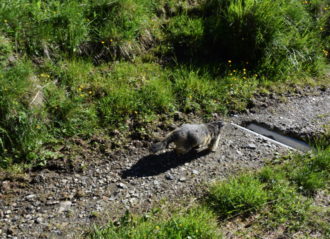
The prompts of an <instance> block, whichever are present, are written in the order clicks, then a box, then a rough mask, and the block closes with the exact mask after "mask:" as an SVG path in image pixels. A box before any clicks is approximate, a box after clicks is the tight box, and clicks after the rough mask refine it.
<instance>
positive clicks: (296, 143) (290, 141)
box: [246, 123, 312, 152]
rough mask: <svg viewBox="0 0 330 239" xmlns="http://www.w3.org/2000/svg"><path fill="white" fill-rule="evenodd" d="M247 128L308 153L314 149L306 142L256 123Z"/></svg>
mask: <svg viewBox="0 0 330 239" xmlns="http://www.w3.org/2000/svg"><path fill="white" fill-rule="evenodd" d="M246 128H247V129H249V130H252V131H254V132H256V133H258V134H261V135H263V136H266V137H268V138H271V139H273V140H276V141H278V142H280V143H282V144H285V145H288V146H290V147H292V148H295V149H298V150H300V151H303V152H307V151H310V150H311V149H312V148H311V147H310V146H309V145H308V144H307V143H306V142H304V141H302V140H299V139H296V138H293V137H290V136H286V135H282V134H280V133H277V132H274V131H272V130H269V129H266V128H265V127H263V126H260V125H258V124H255V123H249V124H248V125H247V126H246Z"/></svg>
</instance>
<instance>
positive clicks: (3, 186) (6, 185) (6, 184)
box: [0, 181, 10, 192]
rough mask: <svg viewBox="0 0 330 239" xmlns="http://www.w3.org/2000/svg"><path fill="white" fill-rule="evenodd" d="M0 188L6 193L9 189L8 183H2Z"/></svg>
mask: <svg viewBox="0 0 330 239" xmlns="http://www.w3.org/2000/svg"><path fill="white" fill-rule="evenodd" d="M1 188H2V190H3V191H4V192H5V191H8V190H9V189H10V182H9V181H3V182H2V185H1V187H0V189H1Z"/></svg>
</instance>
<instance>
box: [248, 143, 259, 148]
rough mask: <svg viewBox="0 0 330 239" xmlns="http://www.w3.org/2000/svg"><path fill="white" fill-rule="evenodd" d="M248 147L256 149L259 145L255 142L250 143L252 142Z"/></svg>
mask: <svg viewBox="0 0 330 239" xmlns="http://www.w3.org/2000/svg"><path fill="white" fill-rule="evenodd" d="M247 148H249V149H256V148H257V146H256V145H255V144H253V143H250V144H248V145H247Z"/></svg>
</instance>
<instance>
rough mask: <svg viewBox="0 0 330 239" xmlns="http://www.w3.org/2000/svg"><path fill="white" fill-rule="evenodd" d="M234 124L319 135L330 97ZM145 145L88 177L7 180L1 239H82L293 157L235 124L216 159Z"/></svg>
mask: <svg viewBox="0 0 330 239" xmlns="http://www.w3.org/2000/svg"><path fill="white" fill-rule="evenodd" d="M228 121H232V122H235V123H238V124H242V123H244V122H246V121H255V122H260V123H263V124H266V125H267V126H268V127H269V128H274V129H277V130H281V131H283V132H287V133H289V134H291V135H296V136H299V137H307V136H315V135H319V134H320V133H322V132H324V127H323V125H325V124H326V123H329V122H330V91H329V90H328V89H322V90H317V91H315V92H314V93H313V94H312V95H304V96H302V95H301V94H297V95H296V96H290V97H288V98H287V101H286V102H282V103H279V100H278V99H277V98H276V97H275V98H274V99H270V100H269V99H268V97H267V100H266V98H263V97H259V98H258V100H255V101H254V105H253V108H251V109H250V110H249V112H248V113H246V114H242V115H235V116H233V117H232V118H229V119H228ZM162 134H163V135H165V134H166V132H162ZM146 144H147V143H145V142H140V141H137V140H135V141H131V143H130V144H129V145H128V146H127V148H128V150H124V151H118V152H116V153H110V154H104V155H102V158H101V160H96V162H95V163H93V164H91V165H88V166H85V168H84V170H79V171H75V172H67V171H61V170H51V169H50V168H48V169H43V170H39V171H37V172H31V173H30V174H28V175H26V176H24V177H20V178H16V179H12V178H4V179H3V180H2V181H0V238H77V237H79V235H81V233H82V232H83V230H86V229H88V227H90V226H91V225H92V224H93V223H95V222H99V221H104V220H106V219H107V218H109V217H110V218H114V217H116V216H119V215H121V214H123V213H124V212H125V211H126V210H131V211H135V212H143V211H147V210H148V209H150V208H151V207H153V206H155V205H157V204H158V203H159V201H160V200H161V199H167V200H171V201H184V200H188V198H189V197H191V196H192V195H193V196H196V197H200V196H201V195H202V191H203V186H202V185H204V184H205V183H210V182H211V181H212V180H219V179H224V178H226V177H228V176H229V175H231V174H233V173H235V172H239V171H242V170H243V171H245V170H251V169H255V168H259V167H261V166H262V165H264V163H265V159H267V160H272V159H274V158H276V157H278V156H280V155H282V154H285V153H287V152H288V149H287V148H285V147H282V146H279V145H276V144H273V143H271V142H269V141H267V140H265V139H263V138H261V137H258V136H255V135H253V134H250V133H248V132H244V131H242V130H240V129H237V128H235V127H234V126H232V125H230V124H227V125H226V127H225V128H224V129H223V131H222V140H221V141H220V144H219V148H218V150H217V151H216V152H214V153H206V152H204V151H201V152H191V153H189V154H187V155H185V156H182V157H177V156H176V155H175V154H174V153H173V152H171V151H170V150H168V151H166V152H164V153H161V154H158V155H149V152H148V150H147V148H146V147H145V146H144V145H146ZM86 157H99V156H97V155H88V156H86ZM87 159H88V158H87ZM54 169H56V168H54Z"/></svg>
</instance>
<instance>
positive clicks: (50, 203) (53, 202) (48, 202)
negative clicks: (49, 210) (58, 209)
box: [46, 200, 59, 206]
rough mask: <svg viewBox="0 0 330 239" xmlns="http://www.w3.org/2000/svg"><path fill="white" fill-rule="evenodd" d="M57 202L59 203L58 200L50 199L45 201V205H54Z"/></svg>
mask: <svg viewBox="0 0 330 239" xmlns="http://www.w3.org/2000/svg"><path fill="white" fill-rule="evenodd" d="M58 203H59V201H53V200H50V201H47V202H46V205H48V206H50V205H55V204H58Z"/></svg>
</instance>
